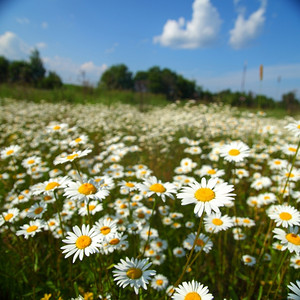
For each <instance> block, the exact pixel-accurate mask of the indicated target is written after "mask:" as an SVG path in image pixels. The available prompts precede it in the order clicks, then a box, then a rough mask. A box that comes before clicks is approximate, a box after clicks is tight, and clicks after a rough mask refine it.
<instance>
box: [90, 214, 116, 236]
mask: <svg viewBox="0 0 300 300" xmlns="http://www.w3.org/2000/svg"><path fill="white" fill-rule="evenodd" d="M117 222H118V221H117V220H112V219H111V218H108V217H102V218H101V219H100V220H99V221H98V222H96V223H95V225H94V228H95V231H96V232H98V233H99V235H100V237H101V239H102V240H104V241H107V242H108V241H110V240H111V239H112V237H113V235H114V234H115V233H117V232H118V227H117Z"/></svg>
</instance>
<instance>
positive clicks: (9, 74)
mask: <svg viewBox="0 0 300 300" xmlns="http://www.w3.org/2000/svg"><path fill="white" fill-rule="evenodd" d="M1 83H12V84H18V85H26V86H33V87H36V88H44V89H54V88H61V87H64V85H63V82H62V80H61V78H60V77H59V76H58V75H57V74H56V73H55V72H53V71H48V72H47V71H46V69H45V67H44V65H43V61H42V59H41V57H40V54H39V51H38V50H37V49H34V50H33V51H32V52H31V55H30V57H29V61H23V60H17V61H9V60H8V59H6V58H5V57H4V56H0V84H1ZM82 84H83V88H86V87H87V86H88V87H89V88H90V89H92V90H93V91H94V92H96V91H97V90H99V91H101V90H119V91H122V90H123V91H135V92H138V93H151V94H161V95H164V96H165V97H166V99H168V100H170V101H175V100H177V99H180V100H184V99H195V100H204V101H205V102H208V103H212V102H221V103H225V104H229V105H232V106H243V107H259V108H262V109H264V108H284V109H286V110H288V111H295V110H299V109H300V101H299V100H298V99H297V98H296V95H295V92H293V91H291V92H288V93H286V94H284V95H282V99H281V100H280V101H274V99H272V98H270V97H267V96H265V95H255V94H254V93H252V92H248V93H245V92H232V91H231V90H230V89H227V90H223V91H221V92H218V93H212V92H210V91H208V90H203V88H202V87H201V86H198V85H196V82H195V81H194V80H188V79H186V78H184V77H183V76H182V75H180V74H177V73H176V72H174V71H172V70H170V69H168V68H164V69H162V68H160V67H159V66H153V67H151V68H149V69H148V70H147V71H138V72H136V73H135V74H133V73H132V72H131V71H130V70H129V69H128V67H127V66H126V65H125V64H117V65H113V66H111V67H110V68H108V69H107V70H106V71H104V72H103V73H102V75H101V77H100V79H99V82H98V86H97V87H96V88H94V87H91V86H89V84H88V83H87V82H83V83H82ZM86 84H87V86H86Z"/></svg>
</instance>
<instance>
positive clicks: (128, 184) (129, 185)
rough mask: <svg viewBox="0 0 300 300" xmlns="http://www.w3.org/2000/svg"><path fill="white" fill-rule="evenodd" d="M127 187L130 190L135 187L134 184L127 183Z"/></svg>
mask: <svg viewBox="0 0 300 300" xmlns="http://www.w3.org/2000/svg"><path fill="white" fill-rule="evenodd" d="M125 185H126V186H127V187H130V188H132V187H134V184H133V183H132V182H126V183H125Z"/></svg>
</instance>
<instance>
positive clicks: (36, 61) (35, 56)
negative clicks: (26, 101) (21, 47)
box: [30, 49, 46, 86]
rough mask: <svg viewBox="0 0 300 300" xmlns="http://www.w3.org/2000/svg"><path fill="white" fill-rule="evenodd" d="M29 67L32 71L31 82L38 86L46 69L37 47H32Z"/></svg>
mask: <svg viewBox="0 0 300 300" xmlns="http://www.w3.org/2000/svg"><path fill="white" fill-rule="evenodd" d="M30 68H31V72H32V82H33V84H34V85H35V86H38V85H39V83H40V82H41V81H42V79H43V78H44V77H45V73H46V69H45V68H44V65H43V61H42V59H41V58H40V53H39V51H38V50H37V49H34V50H33V51H32V52H31V55H30Z"/></svg>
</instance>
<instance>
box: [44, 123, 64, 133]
mask: <svg viewBox="0 0 300 300" xmlns="http://www.w3.org/2000/svg"><path fill="white" fill-rule="evenodd" d="M68 127H69V125H68V124H66V123H53V124H50V125H48V126H47V127H46V130H47V132H49V133H55V132H65V131H66V130H67V129H68Z"/></svg>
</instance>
